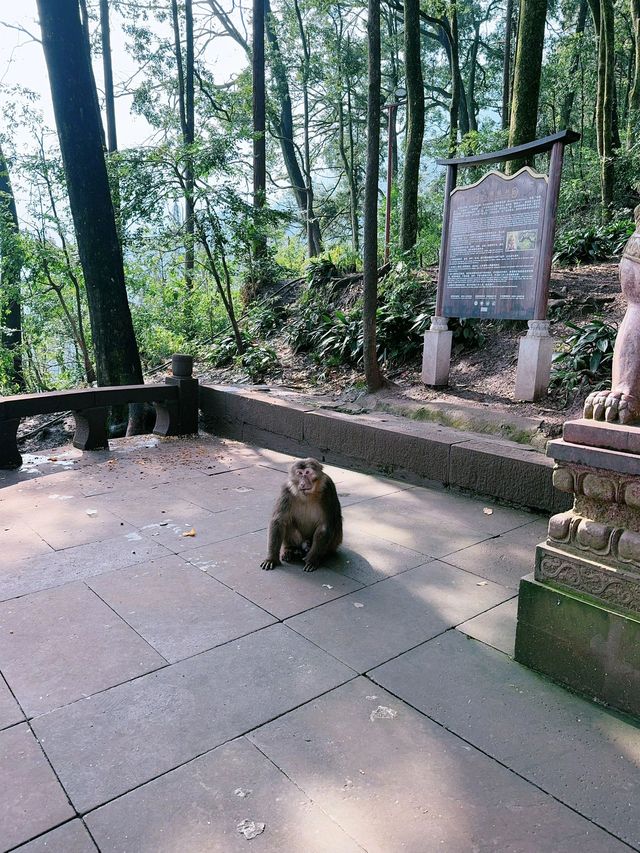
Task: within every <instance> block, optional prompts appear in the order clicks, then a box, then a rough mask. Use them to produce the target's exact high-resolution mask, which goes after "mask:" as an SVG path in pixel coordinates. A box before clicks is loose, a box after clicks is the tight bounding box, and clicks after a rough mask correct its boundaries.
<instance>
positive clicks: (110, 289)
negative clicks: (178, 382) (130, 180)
mask: <svg viewBox="0 0 640 853" xmlns="http://www.w3.org/2000/svg"><path fill="white" fill-rule="evenodd" d="M38 11H39V15H40V25H41V28H42V45H43V48H44V55H45V59H46V62H47V69H48V72H49V81H50V86H51V96H52V101H53V109H54V114H55V118H56V126H57V129H58V138H59V140H60V150H61V152H62V160H63V165H64V171H65V176H66V179H67V188H68V191H69V202H70V206H71V213H72V215H73V222H74V226H75V231H76V237H77V241H78V252H79V255H80V262H81V264H82V269H83V273H84V280H85V285H86V288H87V296H88V301H89V315H90V318H91V329H92V333H93V345H94V348H95V354H96V369H97V375H98V383H99V384H100V385H122V384H124V385H129V384H140V383H142V381H143V379H142V368H141V365H140V356H139V354H138V347H137V344H136V339H135V334H134V331H133V323H132V321H131V312H130V310H129V303H128V301H127V291H126V286H125V280H124V268H123V263H122V252H121V249H120V243H119V241H118V234H117V231H116V222H115V216H114V211H113V204H112V201H111V196H110V193H109V181H108V177H107V168H106V164H105V160H104V154H103V149H102V140H101V123H100V114H99V112H98V109H97V98H96V97H95V87H94V86H93V82H92V76H91V68H90V63H89V58H88V56H87V53H86V50H85V49H84V46H83V34H82V28H81V25H80V16H79V13H78V4H77V0H38Z"/></svg>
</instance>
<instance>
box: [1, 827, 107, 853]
mask: <svg viewBox="0 0 640 853" xmlns="http://www.w3.org/2000/svg"><path fill="white" fill-rule="evenodd" d="M96 850H97V847H96V845H95V844H94V843H93V841H92V840H91V836H90V835H89V833H88V832H87V830H86V828H85V826H84V824H83V823H82V821H80V820H72V821H69V823H65V824H63V825H62V826H59V827H58V828H57V829H52V830H51V832H47V833H45V835H41V836H40V838H36V839H35V840H34V841H30V842H28V844H24V845H23V846H21V847H18V848H16V850H15V853H96ZM123 850H124V848H123Z"/></svg>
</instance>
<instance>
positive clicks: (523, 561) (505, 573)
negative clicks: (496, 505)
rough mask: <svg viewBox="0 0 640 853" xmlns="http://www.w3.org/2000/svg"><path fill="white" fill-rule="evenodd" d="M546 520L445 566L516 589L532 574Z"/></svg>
mask: <svg viewBox="0 0 640 853" xmlns="http://www.w3.org/2000/svg"><path fill="white" fill-rule="evenodd" d="M547 523H548V522H547V520H544V519H540V520H539V521H532V522H530V523H529V524H525V525H523V526H522V527H517V528H516V529H515V530H509V531H507V532H506V533H502V534H500V536H498V537H496V538H495V539H486V540H485V541H484V542H480V543H479V544H477V545H472V546H471V547H469V548H465V549H464V550H462V551H456V552H455V554H449V555H448V556H447V558H446V559H447V563H451V565H453V566H458V568H460V569H465V570H466V571H468V572H474V573H475V574H477V575H481V576H482V577H484V578H490V579H491V580H493V581H495V582H496V583H501V584H502V585H503V586H508V587H510V588H511V589H513V590H517V589H518V585H519V584H520V578H521V577H523V575H527V574H529V573H530V572H532V571H533V566H534V563H535V556H536V545H538V544H539V543H540V542H544V541H545V540H546V538H547Z"/></svg>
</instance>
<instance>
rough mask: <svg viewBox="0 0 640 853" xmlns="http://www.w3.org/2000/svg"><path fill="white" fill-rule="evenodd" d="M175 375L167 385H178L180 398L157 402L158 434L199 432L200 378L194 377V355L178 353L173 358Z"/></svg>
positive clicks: (172, 364) (156, 428) (167, 379)
mask: <svg viewBox="0 0 640 853" xmlns="http://www.w3.org/2000/svg"><path fill="white" fill-rule="evenodd" d="M171 372H172V374H173V376H168V377H167V378H166V379H165V383H166V384H167V385H177V386H178V391H179V396H178V400H177V401H175V400H167V401H166V402H163V403H156V413H157V416H156V425H155V427H154V429H153V431H154V433H155V434H156V435H165V436H166V435H192V434H194V433H197V432H198V390H199V389H198V380H197V379H194V378H193V375H192V374H193V356H190V355H180V354H176V355H174V356H173V357H172V359H171Z"/></svg>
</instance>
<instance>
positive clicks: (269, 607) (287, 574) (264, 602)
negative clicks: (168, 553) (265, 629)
mask: <svg viewBox="0 0 640 853" xmlns="http://www.w3.org/2000/svg"><path fill="white" fill-rule="evenodd" d="M182 556H183V557H184V558H185V559H188V560H190V561H191V562H192V563H193V564H194V565H195V566H196V567H197V568H198V569H200V570H202V571H206V572H207V573H208V574H210V575H211V576H212V577H214V578H217V579H218V580H219V581H221V582H222V583H224V584H225V585H226V586H228V587H230V588H231V589H233V590H235V591H236V592H238V593H240V594H241V595H243V596H244V597H245V598H247V599H249V601H252V602H254V603H255V604H257V605H258V606H259V607H261V608H263V610H266V611H267V612H268V613H271V614H273V616H275V617H276V619H287V618H288V617H289V616H293V615H294V614H296V613H300V612H302V611H303V610H309V608H311V607H317V606H318V605H320V604H324V603H325V602H327V601H332V600H333V599H335V598H339V597H340V596H341V595H345V594H346V593H348V592H352V591H353V590H355V589H360V588H361V586H362V584H360V583H358V582H357V581H355V580H353V579H352V578H350V577H347V576H346V575H342V574H340V573H338V572H334V571H331V570H330V569H324V568H320V569H317V570H316V571H315V572H305V571H303V568H302V565H301V564H289V563H283V564H282V565H281V566H278V567H277V568H276V569H274V570H273V571H269V572H265V571H262V570H261V569H260V563H261V561H262V560H264V558H265V556H266V532H265V531H260V532H258V533H248V534H246V535H245V536H238V537H237V538H234V539H227V540H225V541H224V542H218V543H215V544H214V545H210V546H207V547H206V548H202V549H200V550H198V551H187V552H185V553H184V554H183V555H182Z"/></svg>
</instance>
